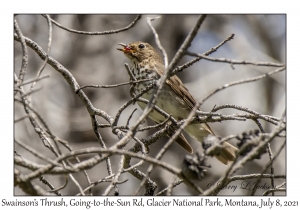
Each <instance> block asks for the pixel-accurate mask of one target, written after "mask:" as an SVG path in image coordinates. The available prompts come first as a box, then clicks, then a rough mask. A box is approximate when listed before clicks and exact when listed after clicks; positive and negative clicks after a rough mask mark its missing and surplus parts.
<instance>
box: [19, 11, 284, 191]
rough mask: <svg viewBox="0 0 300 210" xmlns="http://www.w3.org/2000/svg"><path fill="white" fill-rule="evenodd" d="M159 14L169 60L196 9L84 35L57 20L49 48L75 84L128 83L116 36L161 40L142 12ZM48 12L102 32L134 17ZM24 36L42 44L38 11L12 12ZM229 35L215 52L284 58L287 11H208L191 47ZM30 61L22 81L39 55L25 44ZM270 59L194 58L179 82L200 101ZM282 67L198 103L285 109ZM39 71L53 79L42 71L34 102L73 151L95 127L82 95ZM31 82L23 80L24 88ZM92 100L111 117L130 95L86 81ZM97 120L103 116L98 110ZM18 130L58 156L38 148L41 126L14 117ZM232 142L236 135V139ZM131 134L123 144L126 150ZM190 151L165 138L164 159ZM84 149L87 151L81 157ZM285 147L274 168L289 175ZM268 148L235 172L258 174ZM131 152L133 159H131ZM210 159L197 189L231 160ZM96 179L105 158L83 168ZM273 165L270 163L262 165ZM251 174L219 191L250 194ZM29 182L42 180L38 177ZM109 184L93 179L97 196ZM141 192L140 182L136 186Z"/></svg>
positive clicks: (244, 127)
mask: <svg viewBox="0 0 300 210" xmlns="http://www.w3.org/2000/svg"><path fill="white" fill-rule="evenodd" d="M156 16H160V18H159V19H156V20H155V21H153V22H152V24H153V26H154V27H155V29H156V30H157V32H158V34H159V37H160V40H161V44H162V45H163V47H164V48H165V49H166V52H167V54H168V56H169V61H171V59H172V58H173V56H174V55H175V53H176V51H177V50H178V48H179V47H180V46H181V44H182V43H183V41H184V39H185V38H186V36H187V35H188V33H189V31H190V30H191V28H192V27H193V26H194V24H195V23H196V20H197V18H198V16H199V15H153V14H152V15H143V16H142V18H141V19H140V20H139V21H138V22H137V24H136V25H135V26H134V27H133V28H131V29H129V30H127V31H124V32H121V33H117V34H111V35H102V36H88V35H79V34H74V33H70V32H68V31H65V30H62V29H61V28H58V27H57V26H55V25H53V38H52V45H51V52H50V56H51V57H53V58H54V59H55V60H57V61H58V62H60V63H61V64H62V65H63V66H65V67H66V68H67V69H68V70H69V71H70V72H71V73H72V74H73V76H74V77H75V78H76V80H77V82H78V83H79V85H80V86H83V85H89V84H97V85H104V84H105V85H108V84H117V83H121V82H127V81H128V80H129V77H128V74H127V72H126V69H125V67H124V64H125V63H129V60H128V59H127V58H126V57H125V56H124V55H123V54H122V53H121V52H120V51H117V50H116V48H117V47H118V45H117V44H118V43H120V42H122V43H131V42H133V41H144V42H148V43H150V44H151V45H152V46H154V47H155V48H157V46H156V44H155V40H154V36H153V34H152V32H151V30H150V28H149V27H148V25H147V23H146V21H147V19H146V18H147V17H156ZM50 17H51V18H52V19H54V20H55V21H57V22H59V23H60V24H62V25H63V26H66V27H69V28H72V29H76V30H80V31H106V30H112V29H119V28H123V27H125V26H127V25H128V24H129V23H131V22H132V21H133V20H134V19H135V17H136V15H50ZM15 18H16V20H17V21H18V24H19V26H20V28H21V30H22V33H23V35H24V36H26V37H28V38H30V39H32V40H33V41H35V42H36V43H37V44H39V45H40V46H41V47H42V48H43V49H44V51H46V50H47V44H48V24H47V21H46V19H45V18H44V17H43V16H41V15H18V16H16V17H15ZM231 34H235V36H234V39H233V40H231V41H229V42H228V43H226V44H225V45H223V46H222V47H221V48H220V49H218V50H217V52H215V53H213V54H212V55H210V56H212V57H216V58H227V59H234V60H250V61H254V62H259V61H260V62H274V63H286V16H285V15H280V14H279V15H208V16H207V17H206V19H205V21H204V23H203V24H202V26H201V28H200V30H199V32H198V34H197V36H196V38H195V39H194V41H193V42H192V46H191V47H190V48H189V51H191V52H195V53H204V52H206V51H208V50H209V49H211V48H212V47H215V46H216V45H218V44H219V43H220V42H222V41H223V40H225V39H226V38H227V37H228V36H230V35H231ZM14 49H15V50H14V58H15V63H14V65H15V68H14V71H15V73H16V74H17V75H18V73H19V71H20V67H21V62H22V50H21V45H20V43H19V42H16V41H15V42H14ZM28 53H29V63H28V67H27V72H26V77H25V80H24V81H27V80H31V79H33V78H34V77H35V75H36V73H37V71H38V69H39V68H40V66H41V65H42V63H43V61H42V60H41V59H40V58H39V56H38V55H36V53H35V52H34V51H32V50H31V49H30V48H29V49H28ZM191 59H193V57H190V56H184V57H183V59H182V60H181V62H180V63H179V64H183V63H185V62H187V61H189V60H191ZM274 69H275V68H274V67H258V66H252V65H235V66H234V69H232V67H231V66H230V65H229V64H227V63H217V62H211V61H205V60H201V61H200V62H197V63H195V64H194V65H193V66H192V67H190V68H188V69H185V70H184V71H183V72H180V73H179V74H178V76H179V77H180V78H181V79H182V81H183V83H184V84H185V86H186V87H187V88H188V89H189V90H190V92H191V93H192V95H193V96H194V97H195V99H196V100H201V99H202V98H203V97H204V96H205V95H206V94H208V93H209V92H210V91H212V90H214V89H215V88H217V87H220V86H222V85H224V84H226V83H230V82H233V81H237V80H241V79H246V78H251V77H254V76H258V75H261V74H263V73H266V72H270V71H272V70H274ZM285 74H286V72H285V71H284V72H281V73H278V74H276V75H274V76H271V77H268V78H265V79H263V80H259V81H257V82H253V83H247V84H242V85H238V86H234V87H230V88H228V89H225V90H224V91H221V92H219V93H217V94H215V95H214V96H213V97H211V98H209V100H207V101H206V102H205V103H204V104H203V105H202V110H204V111H210V110H211V109H212V108H213V107H214V106H215V105H222V104H235V105H239V106H243V107H247V108H249V109H251V110H254V111H256V112H259V113H261V114H266V115H272V116H275V117H279V118H280V117H281V115H282V113H283V111H284V109H285V107H286V100H285V99H286V75H285ZM42 75H50V78H47V79H44V80H42V81H40V82H38V84H37V85H36V86H35V87H42V90H40V91H39V92H37V93H34V94H33V95H32V103H33V104H32V105H33V107H34V108H35V109H36V110H37V111H38V112H39V113H40V114H41V115H42V116H43V118H44V119H45V120H46V122H47V123H48V126H49V127H50V129H51V130H52V132H53V133H55V134H56V135H57V136H59V137H60V138H61V139H65V140H66V141H68V142H69V143H70V145H71V146H72V148H73V149H74V150H76V149H82V148H87V147H97V146H99V144H98V142H97V139H96V136H95V134H94V132H93V130H92V125H91V120H90V116H89V114H88V112H87V110H86V108H85V107H84V106H83V103H82V102H81V100H80V99H79V98H78V96H77V95H76V94H75V93H74V92H73V91H72V90H71V88H70V87H69V84H68V83H67V82H66V81H65V80H64V79H63V77H62V76H61V75H60V74H59V73H58V72H56V71H55V70H54V69H53V68H52V67H51V66H48V65H47V66H46V68H45V69H44V71H43V74H42ZM29 87H30V85H28V87H27V86H26V87H24V88H25V92H26V91H28V90H29ZM84 92H85V93H86V94H87V96H88V97H89V99H90V100H91V102H92V103H93V105H94V106H95V107H96V108H99V109H102V110H104V111H105V112H107V113H108V114H109V115H111V116H113V117H114V116H115V114H116V112H117V110H118V109H119V108H120V106H122V105H123V104H124V103H126V102H127V101H128V100H130V98H131V97H130V94H129V86H122V87H117V88H110V89H95V88H86V89H84ZM135 108H137V105H132V106H130V107H129V108H128V109H126V110H125V111H124V112H123V114H122V116H121V119H120V121H119V124H120V125H125V124H126V121H127V119H128V116H129V115H130V114H131V112H132V111H133V109H135ZM140 113H141V110H140V109H138V111H137V112H136V113H135V114H134V115H133V118H132V120H131V125H132V124H133V123H134V122H135V120H136V119H137V118H138V117H139V115H140ZM219 113H221V114H233V113H241V112H238V111H237V110H230V109H223V110H221V111H220V112H219ZM24 114H25V112H24V108H23V107H22V106H21V105H20V104H15V116H14V118H15V119H19V118H20V117H22V116H24ZM98 120H99V122H100V123H106V122H105V121H104V120H103V119H101V118H98ZM261 123H262V126H263V127H264V129H265V131H266V132H270V131H271V130H272V129H273V128H274V126H273V125H271V124H270V123H267V122H264V121H261ZM147 124H149V125H152V122H150V121H146V122H145V123H144V125H147ZM210 126H211V127H212V128H213V130H214V131H215V133H216V134H218V135H219V136H222V137H224V136H227V135H231V134H238V133H241V132H243V131H249V130H253V129H257V125H256V124H255V123H254V122H253V121H251V120H247V121H246V122H241V121H226V122H222V123H211V124H210ZM99 132H100V134H101V135H102V138H103V140H104V141H105V144H106V146H107V147H110V146H112V145H114V144H115V143H116V142H117V141H118V139H117V137H116V136H115V135H113V134H112V133H111V129H110V128H100V129H99ZM154 132H155V131H154V130H151V131H149V132H144V133H139V134H138V137H145V136H147V135H150V134H151V133H154ZM185 136H186V138H187V139H188V140H189V142H190V143H191V145H192V146H193V148H196V149H195V150H196V151H199V152H202V151H203V150H202V146H201V144H200V143H198V142H197V141H195V140H193V139H191V138H190V137H189V136H187V135H185ZM15 137H16V138H17V139H19V140H20V141H23V142H25V143H26V144H27V145H28V146H31V147H33V148H35V149H36V150H38V151H39V152H41V153H43V154H44V155H46V156H48V157H49V158H54V155H53V154H52V153H51V152H49V151H48V149H47V148H45V147H44V145H43V144H42V142H41V140H40V139H39V137H38V135H37V134H36V133H35V131H34V129H33V127H32V126H31V124H30V122H29V120H28V119H25V120H23V121H21V122H18V123H15ZM165 142H166V138H163V139H161V140H159V141H157V142H156V143H155V144H153V145H151V146H150V153H149V155H150V156H155V155H156V154H157V152H158V151H159V149H160V148H161V147H162V146H163V145H164V143H165ZM231 143H232V144H234V145H236V143H237V141H232V142H231ZM281 144H282V140H281V139H275V140H274V141H273V143H272V144H271V148H272V150H273V151H277V150H278V147H279V146H280V145H281ZM131 145H133V142H132V143H131V144H130V145H128V146H127V148H128V149H129V148H130V146H131ZM15 150H16V151H17V152H18V153H19V154H21V155H22V156H23V157H26V158H28V159H30V160H32V161H34V162H37V163H40V164H45V162H43V161H41V160H40V159H39V158H36V157H35V156H33V155H31V154H29V153H28V152H26V151H25V150H24V149H22V148H20V147H19V146H18V145H15ZM186 154H187V153H186V152H185V151H184V150H183V149H181V147H179V146H178V145H177V144H174V145H172V146H171V148H170V150H169V151H168V152H167V153H166V154H165V155H164V157H163V159H162V160H163V161H166V162H168V163H170V164H172V165H174V166H176V167H180V164H181V162H182V160H183V158H184V156H185V155H186ZM87 157H88V156H87ZM285 157H286V156H285V151H283V152H282V153H281V154H280V156H279V158H278V159H277V160H276V162H275V163H274V168H275V174H278V175H280V174H286V158H285ZM119 159H120V156H113V157H112V158H111V161H112V168H113V171H115V170H116V169H117V167H118V162H119ZM268 160H269V157H268V155H267V154H265V155H263V156H262V158H261V159H260V160H254V161H252V162H251V163H248V164H247V165H246V166H245V167H244V168H243V169H242V170H239V171H238V172H237V174H253V173H260V172H261V171H262V169H263V167H264V165H265V164H266V163H267V162H268ZM135 162H136V161H133V163H135ZM208 162H209V163H210V164H211V165H212V168H211V169H209V170H208V172H207V176H206V177H205V179H203V180H202V181H201V182H200V183H199V185H200V187H201V188H202V189H204V190H205V189H207V187H208V186H209V185H211V184H212V183H214V182H215V181H216V180H217V179H218V178H219V177H220V176H221V175H222V173H224V171H225V170H226V168H227V167H228V166H224V165H222V164H220V163H219V162H218V161H216V160H215V159H214V158H209V159H208ZM147 168H148V164H147V163H145V164H144V165H143V166H141V167H139V169H140V170H141V171H144V172H145V170H146V169H147ZM18 169H20V170H21V172H22V173H24V174H27V173H29V171H28V170H26V169H24V168H20V167H18ZM88 173H89V175H90V178H91V180H92V181H96V180H99V179H101V178H104V177H106V176H107V175H108V174H107V170H106V164H105V162H102V163H101V164H99V165H97V166H96V167H94V168H93V169H90V170H88ZM267 173H269V171H267ZM74 176H75V177H76V178H77V179H78V180H81V183H82V186H83V187H84V188H85V187H86V186H87V183H86V181H85V178H84V175H83V173H82V172H81V173H77V174H74ZM150 177H151V179H152V180H153V181H155V182H156V183H157V185H158V189H157V191H156V192H158V191H160V190H162V189H163V188H165V187H167V186H168V183H169V181H170V180H172V177H173V175H172V174H170V173H169V172H167V171H166V170H163V169H161V168H159V167H156V168H155V170H154V171H153V173H152V175H151V176H150ZM45 178H47V179H48V180H49V181H50V182H51V183H52V184H53V185H54V186H55V187H59V186H61V185H62V184H63V183H64V181H65V179H64V176H47V175H46V176H45ZM125 179H128V181H127V182H126V183H124V184H122V185H120V186H119V191H120V195H131V194H132V193H134V192H135V190H136V188H137V186H138V185H139V183H140V181H139V180H137V179H136V178H135V177H133V176H132V175H131V174H128V173H125V174H122V175H121V177H120V180H125ZM254 181H255V180H245V181H244V182H242V181H236V182H233V183H231V185H236V186H238V187H237V189H236V190H235V191H233V190H231V189H224V190H222V191H221V192H220V195H249V193H250V192H251V191H249V190H247V189H243V188H242V187H241V186H245V185H246V184H248V187H251V186H254ZM264 183H266V185H267V186H270V180H269V179H263V180H262V182H261V185H263V184H264ZM280 183H282V180H280V179H279V180H275V185H277V184H280ZM35 184H38V185H41V186H43V188H45V186H44V185H43V184H41V183H39V181H38V180H36V181H35ZM108 184H109V183H102V184H99V185H98V186H96V187H94V188H93V194H94V195H101V194H102V193H103V192H104V191H105V188H106V187H107V186H108ZM265 190H266V189H259V190H258V191H257V194H258V195H261V194H262V193H263V192H264V191H265ZM61 192H62V194H63V195H74V194H77V193H78V188H77V187H76V185H75V184H74V183H73V182H71V181H70V182H69V184H68V186H67V187H66V188H64V189H63V190H61ZM140 192H141V193H142V191H140ZM194 193H195V192H194V191H193V190H192V189H189V188H188V187H187V186H186V185H185V184H181V185H179V186H177V187H176V188H174V190H173V194H174V195H193V194H194ZM15 195H23V192H22V191H21V190H20V189H19V188H15Z"/></svg>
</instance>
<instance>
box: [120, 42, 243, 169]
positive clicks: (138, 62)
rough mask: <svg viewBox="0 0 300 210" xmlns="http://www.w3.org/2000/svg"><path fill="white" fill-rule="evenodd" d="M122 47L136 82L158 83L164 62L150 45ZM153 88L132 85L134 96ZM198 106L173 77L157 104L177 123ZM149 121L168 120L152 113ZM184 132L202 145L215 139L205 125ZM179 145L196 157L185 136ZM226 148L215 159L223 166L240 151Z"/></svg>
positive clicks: (146, 96) (190, 126)
mask: <svg viewBox="0 0 300 210" xmlns="http://www.w3.org/2000/svg"><path fill="white" fill-rule="evenodd" d="M120 45H121V46H123V48H121V49H118V50H120V51H122V52H123V53H124V54H125V55H126V56H127V57H128V58H129V59H130V61H131V63H132V66H131V71H132V74H133V76H134V77H135V78H136V79H137V80H140V79H148V78H152V79H155V80H157V79H159V78H160V77H161V76H162V75H163V72H164V69H165V67H164V64H163V59H162V58H161V56H160V55H159V54H158V53H157V52H156V50H155V49H154V48H153V47H152V46H151V45H150V44H148V43H144V42H141V41H138V42H133V43H131V44H128V45H127V44H122V43H120ZM150 84H151V81H145V82H141V83H138V84H135V85H133V91H134V93H135V94H138V93H139V92H140V91H141V90H142V89H144V88H145V87H147V86H148V85H150ZM151 96H152V92H151V91H148V92H147V93H145V94H143V96H142V97H143V98H145V99H147V100H149V99H150V97H151ZM195 104H196V101H195V99H194V98H193V96H192V95H191V94H190V93H189V91H188V89H187V88H186V87H185V86H184V85H183V83H182V82H181V80H180V79H179V78H178V77H177V76H172V77H170V78H169V79H168V80H167V81H166V85H164V87H163V89H162V92H161V94H160V96H159V98H158V99H157V102H156V105H157V106H158V107H159V108H161V109H162V110H164V111H165V112H167V113H168V114H171V115H172V116H173V117H174V118H175V119H177V120H183V119H186V118H187V117H188V115H189V113H190V111H191V110H192V109H193V107H194V106H195ZM138 105H139V106H140V107H141V108H142V109H144V108H145V106H146V104H144V103H142V102H138ZM149 117H150V118H151V119H152V120H153V121H154V122H155V123H160V122H163V121H165V117H163V116H162V115H161V114H159V113H158V112H156V111H152V112H151V113H150V114H149ZM184 130H185V131H186V132H187V133H188V134H189V135H190V136H192V137H194V138H196V139H197V140H198V141H199V142H203V139H204V138H205V137H207V136H208V135H210V134H212V135H214V132H213V131H212V129H211V128H210V127H209V126H208V125H207V124H206V123H202V124H190V125H188V126H187V127H186V128H185V129H184ZM176 142H177V143H179V144H180V145H181V146H182V147H183V148H184V149H185V150H187V151H188V152H190V153H193V149H192V147H191V145H190V144H189V142H188V141H187V140H186V139H185V137H184V136H183V135H180V136H179V138H178V139H177V140H176ZM223 146H224V147H223V148H222V150H221V153H220V154H219V155H217V156H215V157H216V158H217V159H218V160H219V161H221V162H222V163H224V164H228V162H229V161H233V160H234V159H235V151H236V150H237V148H235V147H234V146H232V145H231V144H229V143H227V142H225V143H224V144H223Z"/></svg>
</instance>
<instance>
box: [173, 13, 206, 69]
mask: <svg viewBox="0 0 300 210" xmlns="http://www.w3.org/2000/svg"><path fill="white" fill-rule="evenodd" d="M205 18H206V15H200V16H199V17H198V19H197V21H196V24H195V26H194V27H193V28H192V30H191V31H190V33H189V34H188V36H187V37H186V38H185V40H184V42H183V43H182V45H181V46H180V48H179V49H178V50H177V52H176V54H175V56H174V58H173V59H172V61H171V63H170V64H169V66H168V69H169V71H170V70H171V71H172V70H173V69H174V68H175V66H176V65H177V63H178V62H179V61H180V60H181V58H182V57H183V56H184V54H185V52H186V51H187V49H188V48H189V47H190V45H191V43H192V41H193V40H194V38H195V37H196V35H197V33H198V30H199V28H200V26H201V25H202V23H203V21H204V20H205Z"/></svg>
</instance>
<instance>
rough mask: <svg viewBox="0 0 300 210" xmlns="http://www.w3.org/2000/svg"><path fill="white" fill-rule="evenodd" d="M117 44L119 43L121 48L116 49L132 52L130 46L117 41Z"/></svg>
mask: <svg viewBox="0 0 300 210" xmlns="http://www.w3.org/2000/svg"><path fill="white" fill-rule="evenodd" d="M119 45H121V46H122V47H123V48H117V50H120V51H122V52H123V53H130V52H132V49H131V47H129V46H128V45H127V44H124V43H119Z"/></svg>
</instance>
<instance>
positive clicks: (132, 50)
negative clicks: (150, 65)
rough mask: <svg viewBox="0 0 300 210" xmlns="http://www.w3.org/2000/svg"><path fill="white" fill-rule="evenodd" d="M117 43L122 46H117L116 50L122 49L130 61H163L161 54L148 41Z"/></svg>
mask: <svg viewBox="0 0 300 210" xmlns="http://www.w3.org/2000/svg"><path fill="white" fill-rule="evenodd" d="M119 45H121V46H122V47H123V48H117V50H120V51H122V52H123V53H124V54H125V55H126V56H127V57H128V58H129V59H130V60H131V61H132V62H138V63H140V62H145V61H146V62H147V61H151V60H155V61H157V62H161V63H163V61H162V58H161V56H160V55H159V54H158V53H157V52H156V50H155V49H154V48H153V47H152V46H151V45H150V44H148V43H145V42H141V41H138V42H132V43H131V44H123V43H119Z"/></svg>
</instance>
